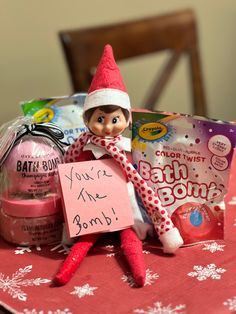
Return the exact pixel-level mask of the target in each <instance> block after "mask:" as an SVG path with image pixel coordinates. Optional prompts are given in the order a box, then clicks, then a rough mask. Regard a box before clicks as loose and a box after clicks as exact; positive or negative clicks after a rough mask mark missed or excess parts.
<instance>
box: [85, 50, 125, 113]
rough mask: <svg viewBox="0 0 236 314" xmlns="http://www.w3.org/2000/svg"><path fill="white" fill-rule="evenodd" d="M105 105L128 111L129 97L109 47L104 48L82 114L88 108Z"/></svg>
mask: <svg viewBox="0 0 236 314" xmlns="http://www.w3.org/2000/svg"><path fill="white" fill-rule="evenodd" d="M106 105H117V106H119V107H121V108H124V109H127V110H130V100H129V95H128V93H127V90H126V88H125V84H124V82H123V79H122V77H121V74H120V70H119V68H118V66H117V64H116V62H115V59H114V56H113V51H112V47H111V46H110V45H106V46H105V47H104V51H103V55H102V58H101V60H100V62H99V64H98V67H97V70H96V73H95V75H94V77H93V80H92V83H91V86H90V88H89V91H88V95H87V97H86V99H85V103H84V112H85V111H87V110H88V109H90V108H95V107H100V106H106Z"/></svg>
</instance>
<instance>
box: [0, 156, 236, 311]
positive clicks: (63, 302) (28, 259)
mask: <svg viewBox="0 0 236 314" xmlns="http://www.w3.org/2000/svg"><path fill="white" fill-rule="evenodd" d="M233 164H234V166H233V171H232V174H233V175H232V176H231V182H230V192H229V194H228V196H227V211H226V236H225V241H212V242H208V243H202V244H199V245H196V246H192V247H186V248H181V249H179V250H178V252H177V254H176V255H175V256H167V255H164V254H163V253H162V252H161V250H160V248H159V247H158V245H157V244H152V243H151V242H148V243H145V244H144V247H143V248H144V254H145V260H146V266H147V270H146V283H145V286H144V287H143V288H136V287H135V286H134V284H133V280H132V277H131V276H130V274H129V273H128V272H127V265H126V263H125V260H124V256H123V255H122V253H121V251H120V247H119V243H118V241H117V239H116V237H115V236H114V235H110V236H106V238H105V239H103V240H102V241H101V242H100V243H98V244H97V245H96V247H94V248H93V250H92V251H91V253H90V254H89V256H88V257H86V260H85V261H84V262H83V263H82V265H81V266H80V268H79V270H78V271H77V273H76V274H75V276H74V277H73V278H72V280H71V281H70V282H69V283H68V284H67V285H66V286H64V287H54V286H53V285H52V282H51V281H52V278H53V276H54V274H55V273H56V271H57V269H58V268H59V265H60V264H61V262H62V261H63V260H64V258H65V256H66V255H65V254H67V252H68V247H65V246H62V245H60V244H58V245H57V244H55V245H50V246H44V247H16V246H13V245H9V244H7V243H5V242H4V241H3V240H0V304H1V305H2V306H3V307H4V308H6V309H8V310H9V311H10V312H12V313H24V314H46V313H47V314H70V313H103V314H108V313H109V314H110V313H112V314H115V313H119V314H122V313H149V314H152V313H155V314H164V313H165V314H180V313H182V314H183V313H186V314H188V313H190V314H199V313H207V314H218V313H235V311H236V279H235V278H236V266H235V265H236V158H234V163H233Z"/></svg>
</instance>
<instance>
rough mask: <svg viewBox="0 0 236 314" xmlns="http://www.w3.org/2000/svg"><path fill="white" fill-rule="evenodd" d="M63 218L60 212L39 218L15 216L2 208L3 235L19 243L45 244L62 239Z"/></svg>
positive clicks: (0, 221)
mask: <svg viewBox="0 0 236 314" xmlns="http://www.w3.org/2000/svg"><path fill="white" fill-rule="evenodd" d="M62 226H63V219H62V215H61V214H59V213H56V214H53V215H49V216H45V217H37V218H19V217H13V216H10V215H8V214H6V213H5V211H4V210H3V209H0V232H1V235H2V237H3V238H4V239H5V240H6V241H8V242H11V243H15V244H19V245H43V244H50V243H55V242H59V241H61V238H62V228H63V227H62Z"/></svg>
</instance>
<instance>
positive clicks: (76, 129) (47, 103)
mask: <svg viewBox="0 0 236 314" xmlns="http://www.w3.org/2000/svg"><path fill="white" fill-rule="evenodd" d="M86 95H87V94H86V93H78V94H75V95H71V96H57V97H51V98H40V99H32V100H29V101H22V102H21V103H20V106H21V109H22V111H23V113H24V115H25V116H30V117H33V118H34V120H35V121H36V122H46V123H47V122H51V123H54V124H56V125H58V126H59V127H60V128H61V129H62V130H63V133H64V141H65V142H67V143H68V144H72V143H73V142H74V141H75V140H76V138H77V137H79V135H80V134H81V133H83V132H85V131H87V130H88V129H87V128H86V126H85V124H84V121H83V106H84V100H85V97H86Z"/></svg>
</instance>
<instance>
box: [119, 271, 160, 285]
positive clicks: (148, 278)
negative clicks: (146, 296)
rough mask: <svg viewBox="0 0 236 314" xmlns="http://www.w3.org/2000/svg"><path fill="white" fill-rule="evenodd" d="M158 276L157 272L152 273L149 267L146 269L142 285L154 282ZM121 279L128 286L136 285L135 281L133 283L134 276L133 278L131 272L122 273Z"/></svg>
mask: <svg viewBox="0 0 236 314" xmlns="http://www.w3.org/2000/svg"><path fill="white" fill-rule="evenodd" d="M158 278H159V275H158V274H156V273H153V272H152V270H150V269H146V278H145V283H144V286H150V285H152V284H153V283H154V281H155V280H157V279H158ZM121 279H122V280H123V281H124V282H127V283H128V285H129V286H130V287H136V283H135V281H134V278H133V276H132V274H131V273H127V274H124V275H123V276H122V277H121Z"/></svg>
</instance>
